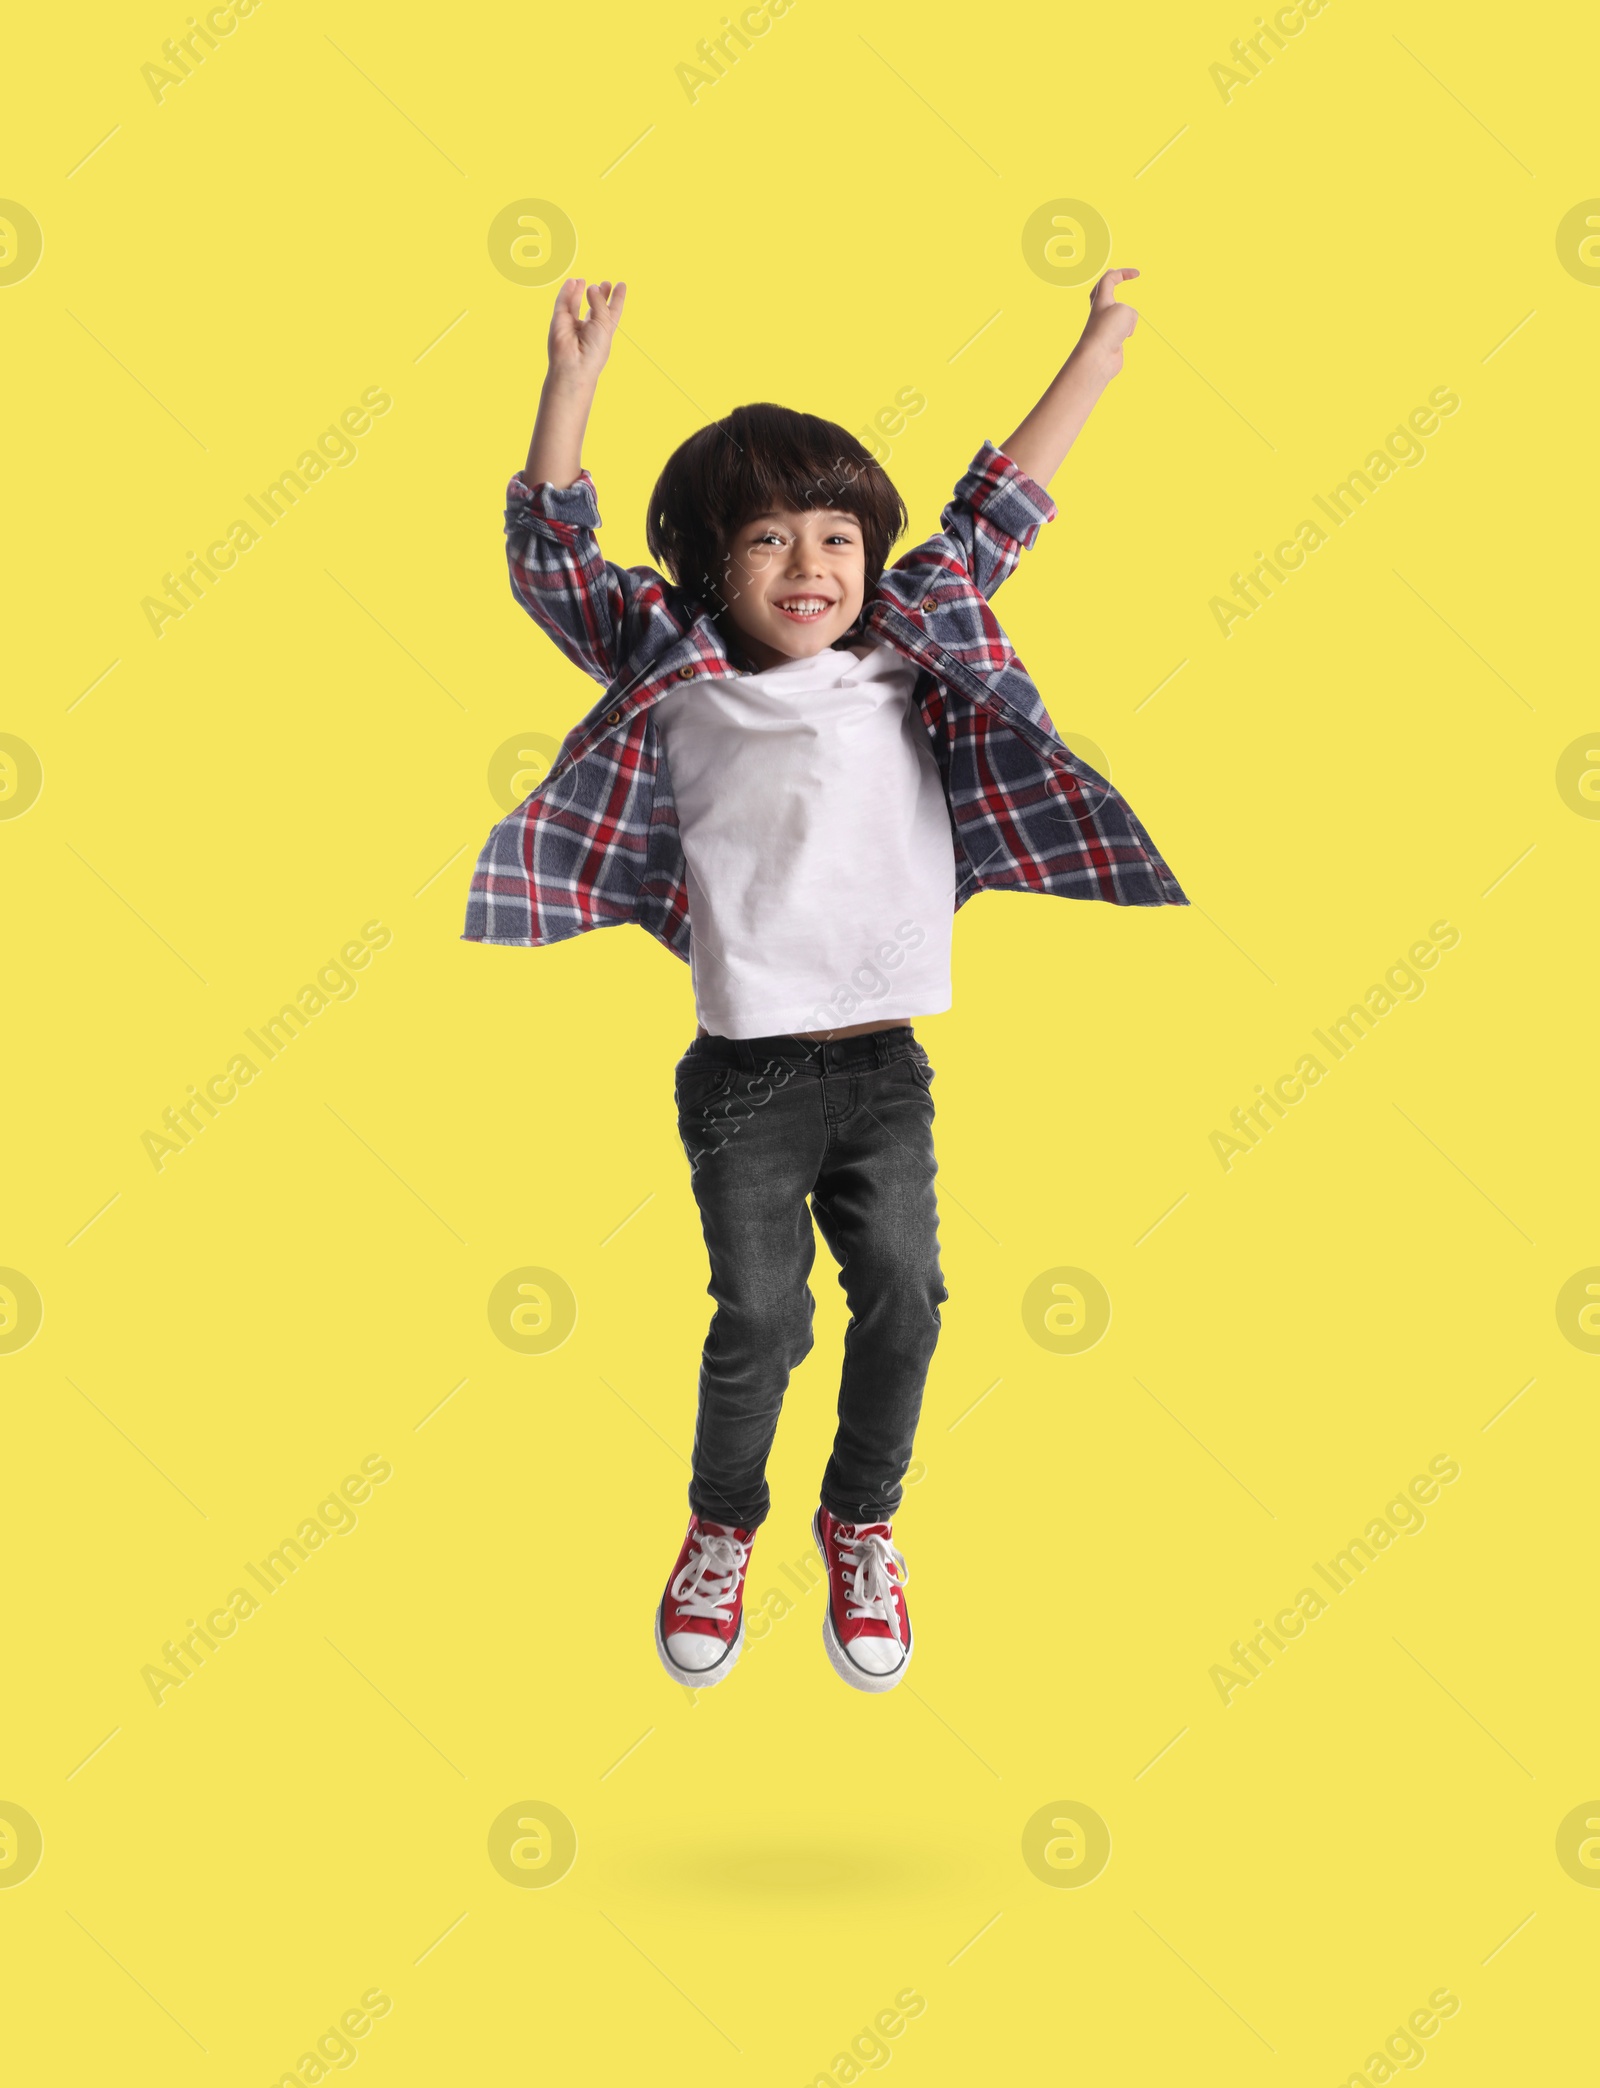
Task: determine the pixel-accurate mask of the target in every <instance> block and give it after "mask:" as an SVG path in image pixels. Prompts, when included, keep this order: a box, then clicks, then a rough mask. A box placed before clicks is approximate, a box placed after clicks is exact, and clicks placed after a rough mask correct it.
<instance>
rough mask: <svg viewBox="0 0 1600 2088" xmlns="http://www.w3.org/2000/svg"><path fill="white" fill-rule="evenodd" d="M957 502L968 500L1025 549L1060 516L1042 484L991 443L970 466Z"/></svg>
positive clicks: (984, 517) (995, 526) (994, 525)
mask: <svg viewBox="0 0 1600 2088" xmlns="http://www.w3.org/2000/svg"><path fill="white" fill-rule="evenodd" d="M956 498H957V499H958V500H965V501H966V503H967V505H968V506H969V507H971V509H972V510H973V512H974V513H975V514H979V515H982V517H983V519H984V520H985V521H986V522H987V523H989V524H990V525H991V526H992V527H993V528H995V529H997V530H999V531H1000V533H1001V534H1002V535H1003V536H1008V537H1013V538H1015V540H1016V541H1017V542H1018V543H1019V544H1021V545H1022V546H1023V547H1024V549H1026V548H1027V547H1028V546H1029V545H1031V544H1032V542H1033V540H1034V538H1035V537H1036V536H1037V535H1038V534H1039V531H1040V530H1041V529H1042V528H1043V527H1044V525H1045V523H1046V522H1053V521H1054V520H1055V518H1056V514H1057V508H1056V504H1055V502H1054V501H1053V500H1052V499H1051V498H1050V495H1049V494H1048V493H1047V492H1046V491H1045V489H1044V487H1043V486H1041V485H1040V484H1039V482H1038V480H1037V479H1032V478H1029V476H1028V474H1027V473H1026V472H1025V471H1024V470H1023V468H1022V466H1021V465H1020V464H1014V463H1013V462H1012V461H1011V459H1010V458H1009V457H1008V456H1007V455H1006V453H1005V451H1004V450H1003V449H1000V448H999V447H998V446H997V445H996V444H994V443H992V442H989V441H987V440H986V441H985V442H984V444H983V447H982V448H981V449H980V450H979V451H978V454H977V455H976V456H975V457H974V458H973V460H972V462H971V463H970V464H969V465H968V466H967V470H966V475H965V477H964V478H963V479H962V481H961V483H960V485H959V486H957V488H956Z"/></svg>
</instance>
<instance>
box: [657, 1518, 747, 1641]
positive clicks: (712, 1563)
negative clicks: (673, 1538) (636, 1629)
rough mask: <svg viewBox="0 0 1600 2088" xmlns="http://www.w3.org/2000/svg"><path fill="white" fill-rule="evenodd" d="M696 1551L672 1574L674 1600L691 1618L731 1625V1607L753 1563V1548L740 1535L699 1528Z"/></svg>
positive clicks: (696, 1533)
mask: <svg viewBox="0 0 1600 2088" xmlns="http://www.w3.org/2000/svg"><path fill="white" fill-rule="evenodd" d="M694 1541H695V1544H696V1546H697V1547H698V1549H697V1550H695V1551H693V1552H691V1553H690V1555H689V1558H688V1560H687V1562H686V1563H685V1564H684V1565H683V1566H682V1567H681V1568H680V1569H679V1571H678V1572H677V1574H676V1575H674V1577H673V1582H672V1599H673V1601H674V1602H675V1603H677V1605H678V1607H679V1608H680V1609H681V1610H682V1611H683V1613H684V1615H685V1616H688V1617H710V1618H712V1619H713V1620H714V1621H715V1622H716V1623H718V1624H731V1623H732V1621H733V1611H732V1608H731V1607H730V1605H731V1603H732V1602H733V1599H734V1597H735V1596H736V1595H737V1594H738V1592H739V1581H740V1577H741V1575H742V1574H743V1572H744V1569H745V1568H746V1566H748V1565H749V1563H750V1547H749V1545H748V1544H740V1543H739V1541H738V1540H737V1538H733V1537H719V1536H715V1535H713V1534H712V1533H711V1532H710V1531H708V1530H696V1531H695V1533H694Z"/></svg>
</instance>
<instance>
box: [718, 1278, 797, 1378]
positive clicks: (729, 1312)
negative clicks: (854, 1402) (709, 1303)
mask: <svg viewBox="0 0 1600 2088" xmlns="http://www.w3.org/2000/svg"><path fill="white" fill-rule="evenodd" d="M811 1315H812V1299H811V1293H810V1292H809V1291H806V1292H805V1293H804V1294H803V1296H802V1297H801V1298H799V1299H792V1298H781V1297H775V1296H772V1295H765V1296H763V1295H759V1294H752V1295H737V1296H728V1297H724V1298H722V1299H721V1300H719V1302H718V1305H717V1310H716V1315H715V1317H714V1318H713V1320H712V1322H711V1332H710V1334H709V1336H708V1337H707V1341H706V1346H707V1348H708V1349H712V1350H714V1351H715V1352H716V1354H717V1355H718V1356H720V1357H722V1358H724V1359H725V1360H727V1361H728V1362H730V1363H733V1364H736V1365H742V1364H744V1363H745V1362H746V1361H765V1362H769V1363H770V1362H772V1361H773V1360H778V1361H781V1362H782V1363H783V1364H784V1366H785V1367H786V1368H788V1369H790V1370H792V1369H794V1367H795V1366H796V1364H798V1363H800V1362H801V1361H803V1359H804V1358H805V1357H807V1356H809V1355H810V1353H811V1349H812V1344H813V1341H814V1339H815V1337H814V1335H813V1333H812V1327H811Z"/></svg>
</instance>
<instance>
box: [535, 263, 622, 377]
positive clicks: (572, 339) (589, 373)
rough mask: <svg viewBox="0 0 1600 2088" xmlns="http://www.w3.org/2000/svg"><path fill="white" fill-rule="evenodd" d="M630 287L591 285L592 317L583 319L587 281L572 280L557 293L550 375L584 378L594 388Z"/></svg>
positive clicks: (590, 305) (565, 283) (602, 284)
mask: <svg viewBox="0 0 1600 2088" xmlns="http://www.w3.org/2000/svg"><path fill="white" fill-rule="evenodd" d="M627 295H628V286H627V284H626V283H615V284H613V283H609V282H607V283H591V284H590V285H589V316H588V318H587V319H585V318H584V317H583V277H582V276H571V277H569V278H568V280H567V281H566V282H564V283H563V284H562V285H561V288H560V289H559V290H558V291H557V292H556V303H555V310H554V311H553V312H552V313H551V314H550V342H549V356H550V374H551V375H552V376H553V377H581V378H582V379H583V380H584V381H585V382H586V383H588V384H593V383H594V381H595V379H596V378H597V377H598V376H599V375H600V372H601V371H602V370H603V369H604V368H605V363H606V357H607V356H608V355H609V354H610V353H611V337H612V335H613V334H614V333H615V332H616V330H617V326H618V323H619V322H620V320H621V318H622V306H623V302H624V300H625V299H626V297H627Z"/></svg>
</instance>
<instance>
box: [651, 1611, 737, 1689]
mask: <svg viewBox="0 0 1600 2088" xmlns="http://www.w3.org/2000/svg"><path fill="white" fill-rule="evenodd" d="M743 1651H744V1613H743V1611H741V1612H740V1614H739V1630H738V1635H737V1636H736V1637H735V1639H734V1641H733V1644H732V1645H731V1646H730V1647H729V1648H728V1650H727V1652H726V1653H724V1654H723V1656H722V1658H721V1659H720V1660H719V1661H718V1662H717V1664H716V1666H715V1667H712V1668H681V1667H679V1666H678V1664H677V1662H676V1661H675V1660H674V1659H673V1658H672V1657H671V1655H670V1654H669V1653H668V1652H667V1647H666V1641H665V1640H664V1639H663V1637H662V1635H661V1604H660V1603H659V1602H658V1603H657V1604H656V1658H657V1659H658V1660H659V1661H660V1662H661V1665H662V1666H663V1667H664V1668H665V1669H666V1671H667V1673H668V1674H669V1675H670V1676H671V1677H672V1679H673V1681H674V1682H681V1683H682V1684H683V1686H684V1688H685V1689H715V1688H716V1686H717V1684H718V1683H719V1682H721V1681H722V1680H723V1679H724V1678H725V1677H726V1675H727V1674H728V1672H729V1670H730V1669H731V1668H732V1667H733V1665H734V1663H735V1662H736V1661H737V1660H738V1658H739V1655H740V1654H741V1653H742V1652H743Z"/></svg>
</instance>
